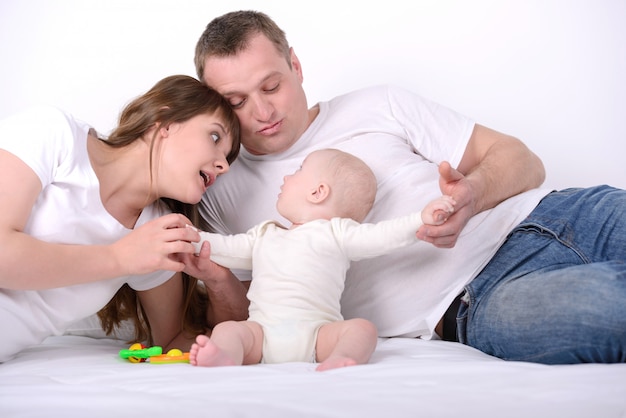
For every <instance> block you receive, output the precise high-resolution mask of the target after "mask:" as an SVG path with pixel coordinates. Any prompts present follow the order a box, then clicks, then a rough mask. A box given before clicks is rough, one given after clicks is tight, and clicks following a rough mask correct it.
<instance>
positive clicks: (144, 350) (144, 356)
mask: <svg viewBox="0 0 626 418" xmlns="http://www.w3.org/2000/svg"><path fill="white" fill-rule="evenodd" d="M120 357H121V358H123V359H127V360H128V361H130V362H131V363H143V362H148V363H151V364H170V363H189V353H183V352H182V351H181V350H179V349H177V348H173V349H171V350H169V351H168V352H167V353H166V354H163V349H162V348H161V347H159V346H154V347H145V346H144V345H143V344H141V343H134V344H133V345H131V346H130V347H129V348H128V349H127V350H120Z"/></svg>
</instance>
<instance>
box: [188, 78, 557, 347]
mask: <svg viewBox="0 0 626 418" xmlns="http://www.w3.org/2000/svg"><path fill="white" fill-rule="evenodd" d="M319 110H320V111H319V115H318V116H317V118H316V119H315V120H314V121H313V123H312V124H311V126H309V128H308V129H307V131H306V132H305V133H304V134H303V135H302V137H301V138H300V139H299V140H298V142H297V143H296V144H294V145H293V146H292V147H291V148H290V149H288V150H287V151H285V152H283V153H281V154H273V155H262V156H257V155H252V154H250V153H249V152H247V151H246V150H245V149H244V148H242V150H241V153H240V156H239V158H238V159H237V160H236V161H235V162H234V163H233V164H232V166H231V169H230V171H229V173H228V174H227V175H225V176H220V177H219V178H218V180H217V182H216V183H215V184H214V185H213V186H212V187H211V188H209V189H208V192H207V194H206V195H205V196H204V198H203V200H202V205H201V208H200V210H201V213H202V215H203V217H204V218H205V220H206V221H207V222H208V223H209V224H210V225H211V226H212V227H213V228H214V229H215V231H216V232H219V233H222V234H233V233H240V232H244V231H246V230H248V229H249V228H251V227H252V226H253V225H256V224H258V223H260V222H262V221H263V220H266V219H275V220H277V221H279V222H286V221H285V220H284V219H283V218H282V217H280V215H279V214H278V212H277V211H276V207H275V201H276V196H277V195H278V193H279V191H280V190H279V189H280V185H281V184H282V180H283V177H284V176H285V175H286V174H290V173H293V172H294V171H295V170H296V169H297V168H298V167H299V166H300V164H301V163H302V160H303V159H304V157H306V155H308V154H309V153H310V152H312V151H314V150H316V149H320V148H337V149H340V150H343V151H346V152H349V153H351V154H354V155H355V156H357V157H359V158H361V159H362V160H363V161H365V162H366V163H367V164H368V165H369V166H370V167H371V169H372V171H373V172H374V174H375V175H376V178H377V181H378V192H377V196H376V202H375V204H374V207H373V208H372V210H371V212H370V214H369V215H368V217H367V218H366V219H365V222H378V221H381V220H385V219H390V218H393V217H397V216H402V215H406V214H408V213H410V212H415V211H420V210H422V209H423V207H424V206H425V205H426V204H427V203H428V202H429V201H430V200H433V199H434V198H436V197H438V196H440V195H441V190H440V189H439V183H438V182H439V173H438V171H437V165H438V164H439V163H441V162H442V161H449V162H450V163H451V164H452V166H453V167H456V166H458V164H459V162H460V161H461V158H462V156H463V153H464V152H465V148H466V145H467V143H468V141H469V138H470V136H471V134H472V131H473V128H474V122H473V121H471V120H470V119H468V118H466V117H464V116H463V115H460V114H458V113H456V112H454V111H452V110H450V109H448V108H445V107H443V106H440V105H438V104H436V103H433V102H430V101H428V100H425V99H424V98H421V97H419V96H417V95H415V94H413V93H410V92H408V91H405V90H402V89H399V88H396V87H392V86H378V87H371V88H367V89H363V90H359V91H355V92H352V93H349V94H346V95H343V96H339V97H337V98H335V99H333V100H331V101H329V102H321V103H319ZM548 192H549V191H548V190H539V189H537V190H532V191H529V192H526V193H523V194H521V195H518V196H515V197H513V198H511V199H508V200H507V201H506V202H503V203H502V204H500V205H498V206H497V207H496V208H494V209H491V210H488V211H485V212H482V213H480V214H478V215H476V216H475V217H474V218H472V219H471V220H470V222H469V223H468V225H467V226H466V227H465V229H464V230H463V232H462V234H461V236H460V237H459V240H458V242H457V244H456V246H455V247H454V248H453V249H439V248H435V247H434V246H432V245H430V244H426V243H423V242H421V243H416V244H414V245H412V246H409V247H406V248H403V249H401V250H398V251H395V252H394V253H393V254H389V255H385V256H382V257H378V258H375V259H368V260H361V261H355V262H353V263H352V264H351V267H350V270H349V271H348V275H347V279H346V287H345V289H344V293H343V297H342V313H343V315H344V317H345V318H354V317H363V318H367V319H369V320H371V321H372V322H374V323H375V324H376V326H377V327H378V330H379V335H380V336H382V337H389V336H408V337H418V336H419V337H422V338H432V336H433V333H434V328H435V326H436V325H437V323H438V322H439V320H440V318H441V317H442V315H443V313H444V312H445V310H446V309H447V308H448V306H449V305H450V303H451V302H452V300H453V299H454V297H456V295H457V294H459V293H460V292H461V291H462V289H463V287H464V286H465V285H466V284H467V283H468V282H469V281H470V280H472V279H473V278H474V277H475V276H476V275H477V274H478V272H479V271H480V270H481V269H482V267H484V266H485V265H486V264H487V262H488V261H489V259H490V258H491V257H492V256H493V254H494V253H495V252H496V250H497V249H498V247H499V246H500V245H501V244H502V243H503V242H504V239H505V237H506V235H507V234H508V232H510V231H511V229H512V228H513V227H515V225H517V224H518V223H519V222H520V221H521V220H522V219H524V217H526V216H527V215H528V214H529V213H530V212H531V211H532V209H533V208H534V207H535V206H536V205H537V204H538V202H539V201H540V200H541V198H542V197H544V196H545V195H546V194H547V193H548ZM235 273H236V274H237V275H238V276H239V278H240V279H241V280H249V278H250V276H249V275H248V273H249V272H245V271H235Z"/></svg>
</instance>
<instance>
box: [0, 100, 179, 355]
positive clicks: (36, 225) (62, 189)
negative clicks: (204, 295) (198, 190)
mask: <svg viewBox="0 0 626 418" xmlns="http://www.w3.org/2000/svg"><path fill="white" fill-rule="evenodd" d="M89 129H90V127H89V126H88V125H86V124H84V123H82V122H80V121H77V120H75V119H74V118H72V117H71V116H70V115H68V114H65V113H63V112H62V111H60V110H58V109H55V108H52V107H47V106H41V107H36V108H32V109H29V110H28V111H25V112H23V113H20V114H18V115H15V116H13V117H10V118H7V119H5V120H3V121H1V122H0V149H4V150H6V151H9V152H10V153H12V154H14V155H16V156H17V157H19V158H20V159H21V160H22V161H23V162H24V163H26V164H27V165H28V166H29V167H31V168H32V169H33V171H34V172H35V173H36V174H37V176H38V177H39V179H40V180H41V185H42V191H41V194H40V195H39V198H38V199H37V201H36V203H35V205H34V206H33V209H32V212H31V215H30V217H29V219H28V223H27V224H26V227H25V228H24V232H25V233H27V234H29V235H31V236H33V237H35V238H38V239H41V240H43V241H47V242H52V243H64V244H110V243H113V242H115V241H117V240H118V239H120V238H122V237H123V236H125V235H127V234H128V233H129V232H130V231H131V230H129V229H127V228H125V227H124V226H123V225H121V224H120V223H119V222H118V221H117V220H116V219H115V218H113V217H112V216H111V215H110V214H109V213H108V212H107V211H106V209H105V208H104V206H103V205H102V201H101V199H100V191H99V182H98V178H97V177H96V175H95V173H94V172H93V169H92V168H91V164H90V161H89V155H88V154H87V134H88V132H89ZM16 181H19V179H16ZM165 213H167V209H166V208H165V207H163V206H160V205H152V206H149V207H147V208H145V209H144V211H143V212H142V213H141V216H140V217H139V220H138V221H137V226H139V225H142V224H144V223H146V222H147V221H149V220H151V219H154V218H156V217H158V216H161V215H164V214H165ZM31 256H32V257H33V259H34V258H36V257H37V254H32V255H31ZM172 274H173V273H172V272H169V271H158V272H155V273H153V274H147V275H143V276H127V277H118V278H115V279H111V280H103V281H99V282H95V283H88V284H81V285H75V286H68V287H62V288H54V289H47V290H38V291H18V290H8V289H0V335H1V336H2V337H1V338H2V343H1V344H0V361H5V360H7V358H9V357H10V356H11V355H12V354H14V353H16V352H18V351H19V350H21V349H23V348H25V347H28V346H30V345H34V344H37V343H39V342H41V341H42V340H43V339H44V338H46V337H48V336H50V335H59V334H62V333H63V332H64V331H65V330H66V328H67V327H68V326H70V325H71V324H72V323H74V322H76V321H78V320H80V319H83V318H87V317H89V316H90V315H93V314H95V313H96V312H97V311H99V310H100V309H101V308H102V307H104V305H106V304H107V302H109V300H110V299H111V298H112V297H113V295H115V293H116V292H117V290H118V289H119V288H120V287H121V286H122V285H123V284H124V283H128V284H129V285H130V286H131V287H132V288H133V289H136V290H147V289H150V288H153V287H156V286H158V285H160V284H162V283H164V282H165V281H166V280H167V279H169V278H170V277H171V276H172Z"/></svg>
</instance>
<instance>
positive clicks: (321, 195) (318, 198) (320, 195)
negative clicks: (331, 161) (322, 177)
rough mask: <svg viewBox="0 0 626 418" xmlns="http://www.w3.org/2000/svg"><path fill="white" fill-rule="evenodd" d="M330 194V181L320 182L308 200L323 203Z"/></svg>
mask: <svg viewBox="0 0 626 418" xmlns="http://www.w3.org/2000/svg"><path fill="white" fill-rule="evenodd" d="M328 196H330V185H329V184H328V183H320V184H318V185H317V187H316V188H314V189H313V190H311V193H309V195H308V201H309V202H311V203H322V202H323V201H325V200H326V199H328Z"/></svg>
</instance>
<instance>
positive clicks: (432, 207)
mask: <svg viewBox="0 0 626 418" xmlns="http://www.w3.org/2000/svg"><path fill="white" fill-rule="evenodd" d="M455 204H456V201H455V200H454V199H453V198H452V197H451V196H447V195H443V196H441V197H439V198H437V199H435V200H432V201H430V202H429V203H428V204H427V205H426V206H425V207H424V209H423V210H422V221H423V222H424V223H425V224H428V225H441V224H442V223H444V222H445V221H446V220H447V219H448V218H449V217H450V215H451V214H452V213H453V212H454V205H455Z"/></svg>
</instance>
